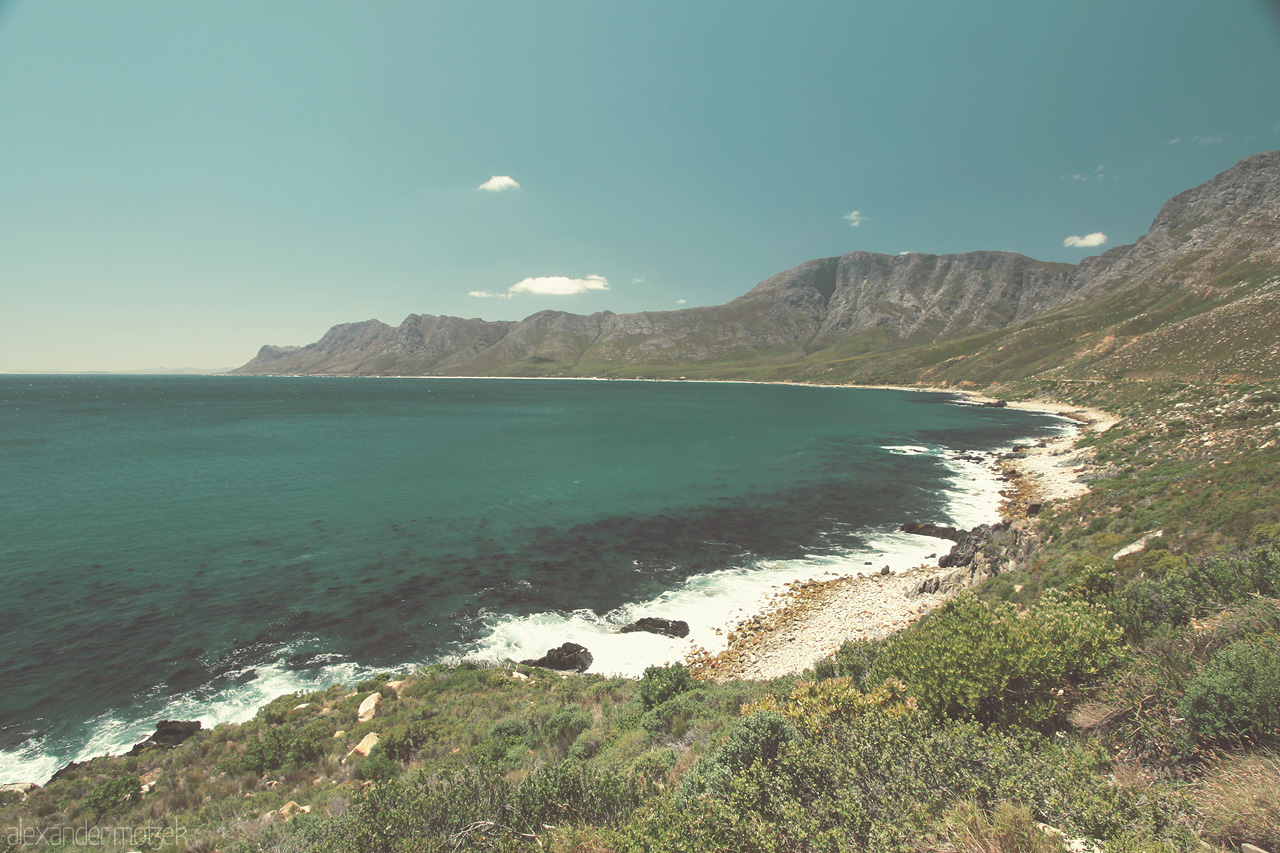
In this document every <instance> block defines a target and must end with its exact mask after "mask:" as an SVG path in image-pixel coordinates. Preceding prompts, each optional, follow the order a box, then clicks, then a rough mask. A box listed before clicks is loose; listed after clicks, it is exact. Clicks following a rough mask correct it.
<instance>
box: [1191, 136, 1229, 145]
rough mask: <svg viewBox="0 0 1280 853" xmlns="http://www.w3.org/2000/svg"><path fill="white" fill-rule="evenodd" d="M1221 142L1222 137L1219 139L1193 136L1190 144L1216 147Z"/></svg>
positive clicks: (1216, 137)
mask: <svg viewBox="0 0 1280 853" xmlns="http://www.w3.org/2000/svg"><path fill="white" fill-rule="evenodd" d="M1222 140H1223V137H1221V136H1193V137H1191V141H1192V142H1194V143H1195V144H1196V145H1216V144H1217V143H1219V142H1221V141H1222Z"/></svg>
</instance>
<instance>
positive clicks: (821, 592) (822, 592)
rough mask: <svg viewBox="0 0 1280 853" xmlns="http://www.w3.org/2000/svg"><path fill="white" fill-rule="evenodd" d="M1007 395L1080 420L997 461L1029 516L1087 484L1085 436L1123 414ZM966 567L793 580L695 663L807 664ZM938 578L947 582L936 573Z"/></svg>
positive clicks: (1007, 510) (947, 593)
mask: <svg viewBox="0 0 1280 853" xmlns="http://www.w3.org/2000/svg"><path fill="white" fill-rule="evenodd" d="M970 399H971V400H972V401H973V402H975V403H982V402H987V398H983V397H979V396H974V395H971V396H970ZM1006 405H1008V406H1009V407H1010V408H1022V409H1029V410H1036V411H1046V412H1052V413H1054V414H1059V415H1062V416H1064V417H1067V418H1070V419H1071V420H1072V421H1074V422H1075V423H1076V424H1077V425H1078V426H1077V427H1076V428H1075V429H1073V430H1070V431H1068V432H1065V433H1064V434H1063V435H1061V436H1058V437H1055V438H1052V439H1049V440H1046V441H1043V442H1040V443H1038V444H1037V445H1035V446H1031V447H1027V448H1025V449H1021V450H1020V452H1018V453H1015V454H1010V455H1009V456H1008V457H1004V458H1001V459H997V460H994V461H993V462H992V465H993V468H994V471H995V472H996V473H999V474H1002V475H1003V476H1004V479H1005V481H1006V484H1007V485H1006V487H1005V488H1003V489H1002V490H1001V498H1002V501H1001V505H1000V514H1001V516H1002V517H1003V518H1017V517H1022V516H1025V514H1026V509H1027V507H1028V505H1031V504H1035V503H1047V502H1051V501H1059V500H1067V499H1070V498H1074V497H1078V496H1079V495H1081V494H1083V493H1084V492H1086V491H1087V490H1088V486H1087V484H1086V480H1087V474H1088V473H1089V472H1090V471H1091V470H1092V468H1093V462H1092V455H1091V453H1090V452H1089V451H1087V450H1081V449H1078V448H1077V447H1076V444H1077V442H1078V440H1079V439H1080V437H1081V436H1082V435H1084V434H1086V433H1087V432H1092V431H1099V432H1100V431H1103V430H1106V429H1109V428H1110V427H1111V426H1112V425H1114V424H1115V423H1117V421H1118V418H1116V417H1115V416H1114V415H1111V414H1110V413H1107V412H1103V411H1101V410H1097V409H1085V408H1081V407H1079V406H1069V405H1063V404H1057V403H1049V402H1042V401H1036V402H1025V403H1024V402H1010V403H1007V404H1006ZM992 520H993V521H995V520H996V519H992ZM939 546H940V551H939V553H946V551H947V550H948V549H949V547H950V546H949V544H948V543H946V542H945V541H942V540H939ZM958 571H959V572H964V570H963V569H960V570H957V569H955V568H939V567H938V566H937V565H932V566H930V565H921V566H916V567H915V568H912V569H908V570H906V571H901V572H894V573H889V574H869V575H849V576H843V577H837V578H833V579H822V580H809V581H800V582H796V583H793V584H790V585H788V586H787V588H786V589H785V590H783V591H782V592H781V593H779V594H778V595H776V596H775V597H774V598H773V599H771V600H770V601H768V602H767V603H766V605H765V607H764V609H763V610H762V612H761V613H759V614H757V615H755V616H752V617H750V618H748V619H745V620H743V621H742V622H740V623H739V624H738V625H737V626H736V627H735V628H734V629H733V630H732V631H731V632H730V633H729V636H728V644H727V646H726V648H725V649H724V650H723V651H720V652H719V653H717V654H710V653H707V652H705V651H702V650H698V649H695V650H694V651H693V652H691V653H690V655H689V656H688V658H687V663H688V664H689V666H690V667H691V668H692V669H693V671H694V672H695V673H697V674H698V675H699V676H700V677H702V678H709V679H714V680H716V681H729V680H734V679H771V678H778V677H781V676H784V675H789V674H793V673H800V672H803V671H804V670H806V669H810V668H812V667H813V665H814V664H815V663H816V662H817V661H819V660H822V659H823V658H826V657H828V656H830V655H832V654H834V653H835V652H836V651H837V650H838V649H839V648H840V646H842V645H843V644H844V643H845V641H846V640H853V639H877V638H880V637H885V636H888V635H890V634H892V633H895V632H897V631H899V630H901V629H903V628H905V627H907V626H908V625H910V624H911V623H912V622H914V621H916V620H917V619H919V618H920V617H921V616H923V615H925V614H926V613H928V612H930V611H931V610H933V609H935V608H937V607H939V606H940V605H942V604H943V603H944V602H946V601H947V600H948V599H949V598H951V597H952V596H953V595H955V594H956V592H958V591H959V589H961V588H962V586H961V585H958V584H956V583H954V582H951V583H948V582H947V581H948V580H949V579H953V578H954V577H955V575H956V574H957V572H958ZM934 579H937V581H938V582H937V583H933V582H932V581H933V580H934ZM922 588H923V590H932V591H923V590H922Z"/></svg>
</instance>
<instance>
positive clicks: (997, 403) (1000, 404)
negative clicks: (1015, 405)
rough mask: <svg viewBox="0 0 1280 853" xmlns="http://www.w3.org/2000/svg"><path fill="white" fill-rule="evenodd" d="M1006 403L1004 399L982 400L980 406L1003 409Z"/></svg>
mask: <svg viewBox="0 0 1280 853" xmlns="http://www.w3.org/2000/svg"><path fill="white" fill-rule="evenodd" d="M1008 405H1009V404H1008V403H1006V402H1005V401H1004V400H983V401H982V406H983V408H986V409H1003V408H1004V407H1006V406H1008Z"/></svg>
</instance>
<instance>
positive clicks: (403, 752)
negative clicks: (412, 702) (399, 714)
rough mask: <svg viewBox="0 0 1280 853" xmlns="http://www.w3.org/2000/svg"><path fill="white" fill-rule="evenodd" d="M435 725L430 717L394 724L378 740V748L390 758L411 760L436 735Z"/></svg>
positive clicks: (402, 760) (404, 760) (401, 760)
mask: <svg viewBox="0 0 1280 853" xmlns="http://www.w3.org/2000/svg"><path fill="white" fill-rule="evenodd" d="M435 734H436V731H435V727H434V725H433V723H432V721H431V719H430V717H428V718H427V719H424V720H414V721H412V722H409V723H405V724H403V725H399V726H392V727H391V728H389V729H387V731H386V732H384V733H383V735H382V739H381V740H380V741H378V750H379V751H380V752H383V753H384V754H386V756H387V757H388V758H391V759H394V760H396V761H400V762H409V761H412V760H413V757H414V756H415V755H417V753H418V750H420V749H422V747H423V746H425V745H426V744H427V743H429V742H430V741H431V740H432V739H433V738H434V737H435Z"/></svg>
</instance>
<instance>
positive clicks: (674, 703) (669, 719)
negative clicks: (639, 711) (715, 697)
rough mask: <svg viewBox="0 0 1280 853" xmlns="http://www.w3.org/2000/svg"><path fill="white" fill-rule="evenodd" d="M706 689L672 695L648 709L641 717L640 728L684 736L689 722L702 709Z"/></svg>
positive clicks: (651, 732)
mask: <svg viewBox="0 0 1280 853" xmlns="http://www.w3.org/2000/svg"><path fill="white" fill-rule="evenodd" d="M704 698H706V691H703V690H693V691H690V692H688V693H681V694H679V695H677V696H672V697H671V698H670V699H668V700H667V701H665V702H663V703H662V704H661V705H658V706H657V707H655V708H653V709H652V710H650V711H646V712H645V715H644V716H643V717H641V718H640V728H642V729H644V730H645V731H647V732H649V734H653V735H664V734H665V735H670V736H671V737H677V738H678V737H684V734H685V732H687V731H688V730H689V723H690V722H692V721H693V719H694V718H695V717H697V716H698V714H699V712H700V711H702V709H703V705H702V701H703V699H704Z"/></svg>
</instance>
